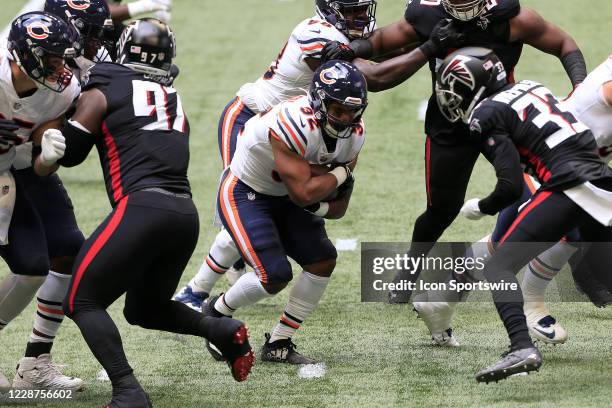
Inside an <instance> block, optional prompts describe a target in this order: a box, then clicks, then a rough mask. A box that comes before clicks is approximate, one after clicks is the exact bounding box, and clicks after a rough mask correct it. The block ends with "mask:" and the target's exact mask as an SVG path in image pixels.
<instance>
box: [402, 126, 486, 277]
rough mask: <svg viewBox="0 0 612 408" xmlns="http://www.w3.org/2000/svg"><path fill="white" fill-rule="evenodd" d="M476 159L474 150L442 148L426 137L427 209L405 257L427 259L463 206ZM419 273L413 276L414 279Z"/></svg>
mask: <svg viewBox="0 0 612 408" xmlns="http://www.w3.org/2000/svg"><path fill="white" fill-rule="evenodd" d="M479 155H480V150H479V148H478V146H475V145H473V144H472V145H456V146H443V145H440V144H438V143H436V142H435V141H433V140H432V139H431V138H430V137H427V139H426V140H425V188H426V191H427V209H426V210H425V212H424V213H423V214H421V215H420V216H419V217H418V218H417V220H416V222H415V224H414V229H413V231H412V244H411V247H410V252H409V255H410V256H412V257H420V256H421V255H427V254H428V253H429V251H430V250H431V248H432V247H433V246H434V244H435V243H436V242H437V241H438V239H439V238H440V236H442V234H443V233H444V231H445V230H446V228H448V227H449V226H450V225H451V224H452V223H453V221H454V220H455V218H457V215H458V214H459V211H460V210H461V207H462V206H463V203H464V201H465V193H466V190H467V186H468V183H469V181H470V177H471V175H472V170H473V168H474V164H475V163H476V160H477V159H478V156H479ZM419 273H420V271H416V273H415V274H413V277H414V279H416V278H417V277H418V274H419Z"/></svg>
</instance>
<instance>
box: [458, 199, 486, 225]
mask: <svg viewBox="0 0 612 408" xmlns="http://www.w3.org/2000/svg"><path fill="white" fill-rule="evenodd" d="M479 202H480V198H472V199H470V200H467V201H466V202H465V204H463V207H461V214H462V215H463V216H464V217H465V218H467V219H468V220H479V219H481V218H482V217H484V216H485V214H483V213H482V212H481V211H480V206H479V205H478V203H479Z"/></svg>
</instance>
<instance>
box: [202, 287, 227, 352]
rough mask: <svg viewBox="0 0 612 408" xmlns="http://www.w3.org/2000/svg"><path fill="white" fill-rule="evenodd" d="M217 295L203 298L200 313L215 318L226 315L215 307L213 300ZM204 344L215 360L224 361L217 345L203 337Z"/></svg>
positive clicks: (217, 297)
mask: <svg viewBox="0 0 612 408" xmlns="http://www.w3.org/2000/svg"><path fill="white" fill-rule="evenodd" d="M219 297H220V296H214V297H211V298H210V299H208V300H205V301H204V303H202V314H203V315H204V316H209V317H216V318H221V317H226V316H225V315H224V314H223V313H219V312H218V311H217V309H215V302H216V301H217V299H219ZM229 317H231V316H229ZM204 345H205V346H206V350H208V352H209V353H210V355H211V356H212V358H214V359H215V361H226V360H225V358H224V357H223V355H221V351H220V350H219V349H218V348H217V347H215V345H214V344H211V343H210V342H209V341H208V339H204Z"/></svg>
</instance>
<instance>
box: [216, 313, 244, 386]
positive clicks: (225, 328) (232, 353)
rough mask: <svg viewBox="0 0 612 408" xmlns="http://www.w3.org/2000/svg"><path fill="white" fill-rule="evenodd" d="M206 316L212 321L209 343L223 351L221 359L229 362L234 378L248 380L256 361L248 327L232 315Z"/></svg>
mask: <svg viewBox="0 0 612 408" xmlns="http://www.w3.org/2000/svg"><path fill="white" fill-rule="evenodd" d="M204 318H205V319H209V321H210V325H211V330H210V333H211V334H210V336H209V340H210V343H209V344H210V346H214V347H215V349H216V350H218V351H219V352H220V353H221V354H220V357H221V360H220V361H226V362H227V365H228V366H229V368H230V370H231V372H232V376H233V377H234V380H236V381H244V380H246V379H247V377H248V375H249V373H250V372H251V368H252V367H253V364H254V363H255V354H254V353H253V350H252V349H251V346H250V344H249V333H248V329H247V327H246V326H245V325H244V323H242V322H241V321H239V320H236V319H232V318H230V317H220V318H218V317H211V316H206V317H204ZM209 351H210V349H209Z"/></svg>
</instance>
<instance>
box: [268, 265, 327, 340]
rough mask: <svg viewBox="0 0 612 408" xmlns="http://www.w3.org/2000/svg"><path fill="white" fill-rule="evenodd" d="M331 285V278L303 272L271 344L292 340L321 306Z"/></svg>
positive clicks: (290, 295) (275, 329) (273, 333)
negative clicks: (318, 306) (322, 299)
mask: <svg viewBox="0 0 612 408" xmlns="http://www.w3.org/2000/svg"><path fill="white" fill-rule="evenodd" d="M328 283H329V277H322V276H317V275H313V274H312V273H310V272H306V271H303V272H302V273H301V274H300V277H299V278H298V281H297V282H296V283H295V285H293V288H291V293H289V301H288V302H287V306H285V312H284V313H283V314H282V316H281V318H280V320H279V322H278V323H277V324H276V327H275V328H274V330H273V331H272V335H271V336H270V343H272V342H274V341H277V340H280V339H290V338H291V337H292V336H293V334H294V333H295V331H296V330H297V329H299V328H300V326H301V324H302V323H303V322H304V320H306V318H307V317H308V316H310V314H311V313H312V312H313V310H314V309H315V308H316V307H317V305H318V304H319V301H320V300H321V298H322V297H323V293H325V288H327V284H328Z"/></svg>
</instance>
